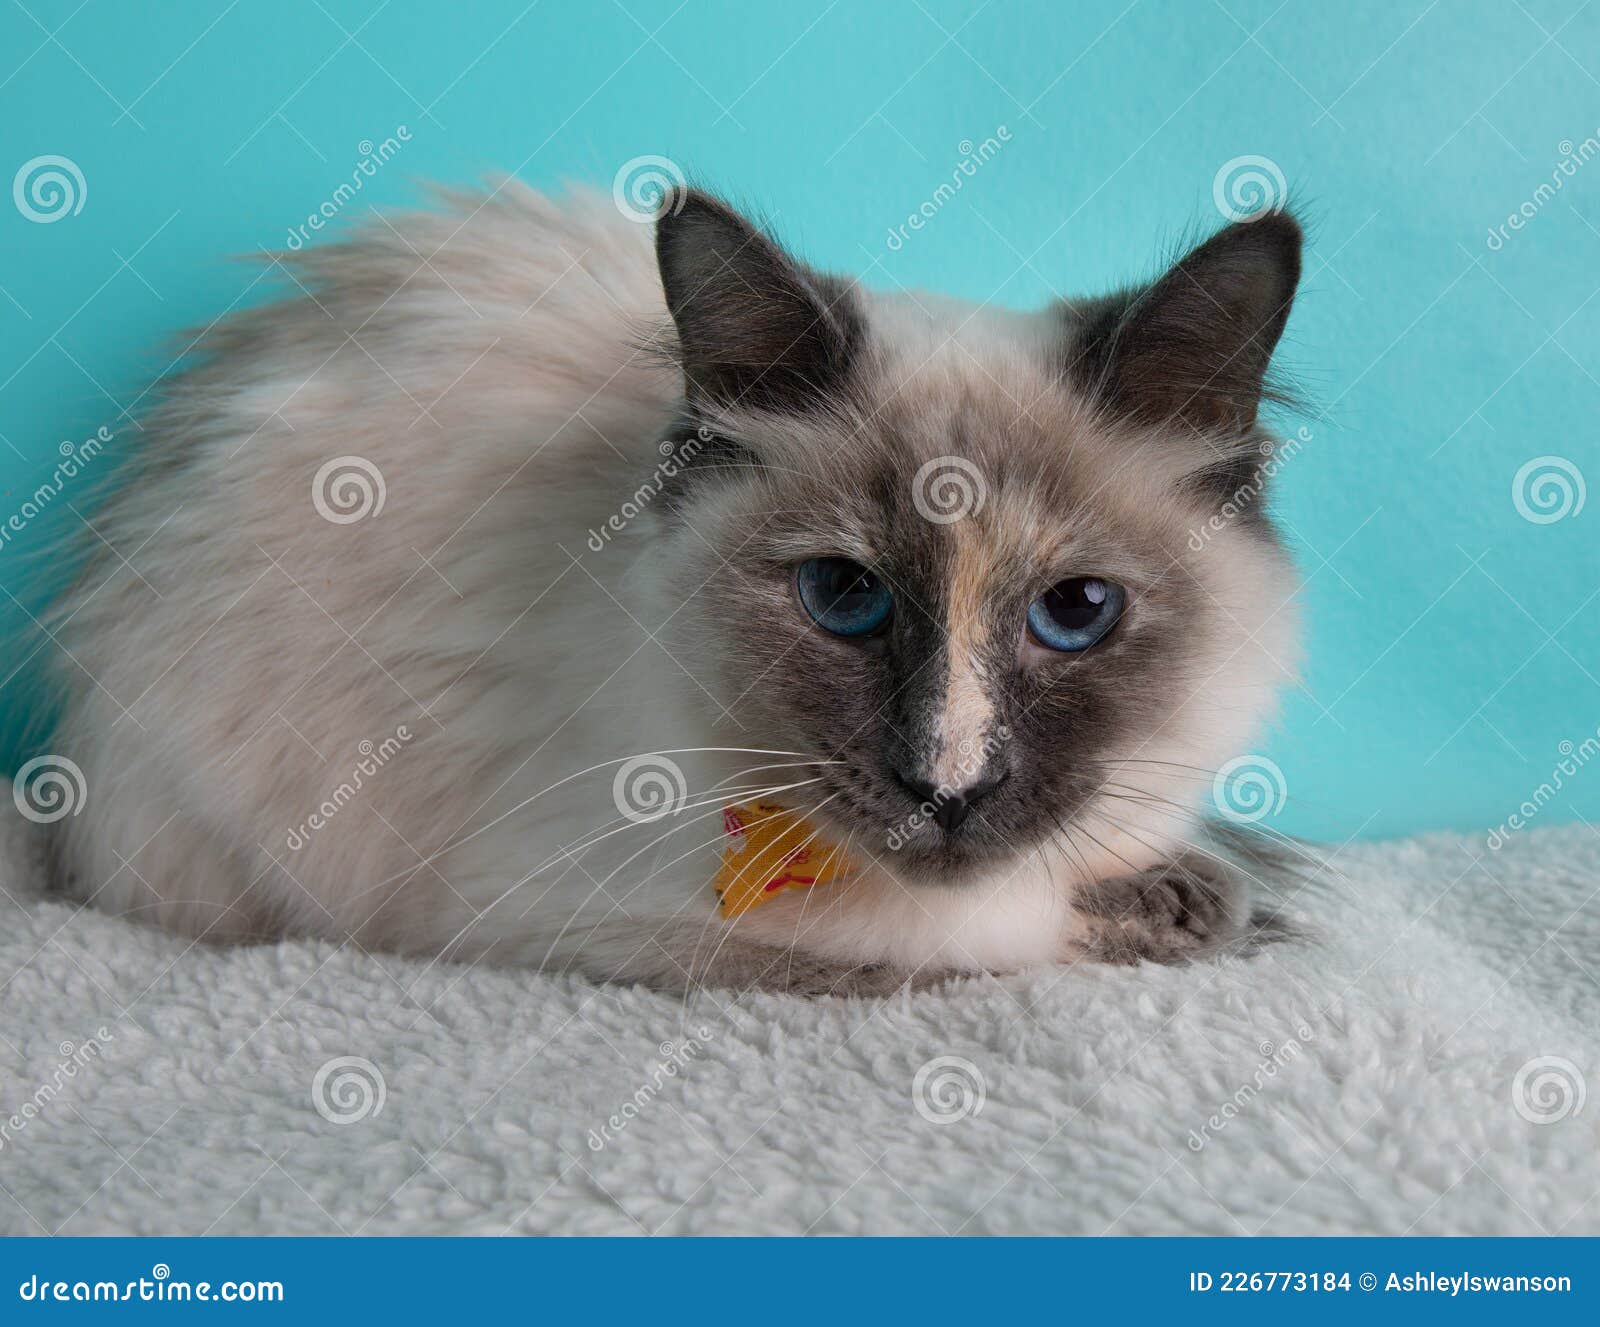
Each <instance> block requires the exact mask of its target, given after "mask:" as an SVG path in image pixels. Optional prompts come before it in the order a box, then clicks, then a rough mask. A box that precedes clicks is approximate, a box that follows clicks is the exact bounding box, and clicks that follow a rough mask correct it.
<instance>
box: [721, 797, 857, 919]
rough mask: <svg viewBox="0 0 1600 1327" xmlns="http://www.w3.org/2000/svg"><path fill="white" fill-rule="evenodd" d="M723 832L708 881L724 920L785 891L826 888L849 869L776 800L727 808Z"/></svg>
mask: <svg viewBox="0 0 1600 1327" xmlns="http://www.w3.org/2000/svg"><path fill="white" fill-rule="evenodd" d="M722 829H723V832H724V833H725V834H726V835H727V836H728V842H727V844H726V845H725V846H724V847H723V849H722V866H721V868H720V869H719V870H718V871H717V876H716V879H715V881H713V883H714V884H715V886H716V890H717V896H718V898H720V899H721V900H722V915H723V916H724V917H737V916H739V914H740V913H744V912H748V911H749V910H750V909H751V908H754V907H758V906H759V905H760V904H762V903H766V902H768V901H769V900H770V899H774V898H776V897H777V896H778V895H779V894H781V893H783V892H784V891H785V890H789V889H809V888H810V887H811V886H812V885H825V884H828V883H829V882H830V881H833V880H837V879H838V878H839V877H840V876H843V875H847V874H849V872H850V871H851V870H852V867H851V864H850V861H849V859H848V858H846V857H845V855H844V852H843V851H842V850H841V849H840V848H839V847H838V845H837V844H834V843H830V842H829V841H828V840H826V839H824V838H823V837H822V834H821V831H819V830H818V829H817V828H816V826H814V825H813V824H812V823H811V822H810V821H809V820H807V819H806V818H805V817H804V816H801V815H797V814H796V813H795V812H793V811H790V810H788V809H786V808H785V807H783V806H781V805H780V804H779V803H777V802H764V801H756V802H747V803H744V804H742V805H738V806H730V807H727V808H725V809H724V810H723V812H722Z"/></svg>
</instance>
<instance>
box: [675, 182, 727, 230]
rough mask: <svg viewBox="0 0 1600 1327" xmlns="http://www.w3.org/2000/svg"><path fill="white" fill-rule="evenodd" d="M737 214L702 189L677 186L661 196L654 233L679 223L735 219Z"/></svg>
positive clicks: (682, 185) (686, 185)
mask: <svg viewBox="0 0 1600 1327" xmlns="http://www.w3.org/2000/svg"><path fill="white" fill-rule="evenodd" d="M737 217H738V214H737V213H736V212H734V210H733V209H732V208H731V207H729V206H728V205H727V204H726V203H724V202H722V201H721V200H720V199H718V198H715V197H713V196H712V195H711V194H708V193H707V192H706V191H705V190H704V189H696V188H694V187H693V186H692V185H688V184H677V185H674V186H673V187H672V188H670V189H668V190H667V191H666V192H665V193H663V194H662V195H661V205H660V207H659V208H658V209H657V210H656V231H657V233H660V232H662V231H666V230H671V229H674V228H675V226H676V225H677V223H679V222H680V221H684V222H690V223H693V222H695V221H706V220H712V219H718V220H727V219H730V218H732V219H737Z"/></svg>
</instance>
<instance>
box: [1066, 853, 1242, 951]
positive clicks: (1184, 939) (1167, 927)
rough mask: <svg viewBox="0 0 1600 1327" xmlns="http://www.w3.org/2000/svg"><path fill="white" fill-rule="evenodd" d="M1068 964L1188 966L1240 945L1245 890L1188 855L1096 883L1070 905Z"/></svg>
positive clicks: (1220, 869)
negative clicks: (1073, 960) (1073, 915)
mask: <svg viewBox="0 0 1600 1327" xmlns="http://www.w3.org/2000/svg"><path fill="white" fill-rule="evenodd" d="M1075 911H1076V914H1077V922H1078V925H1077V926H1076V927H1075V928H1074V935H1073V937H1072V941H1071V945H1070V950H1069V957H1071V958H1089V959H1093V960H1096V961H1098V962H1102V963H1138V962H1141V961H1142V962H1150V963H1169V964H1170V963H1187V962H1189V961H1191V960H1193V959H1196V958H1203V957H1205V956H1206V955H1208V954H1214V953H1217V952H1219V951H1221V950H1224V949H1230V948H1234V947H1236V946H1242V945H1244V944H1245V943H1246V942H1247V941H1248V939H1249V936H1250V934H1251V926H1250V921H1251V919H1250V906H1249V898H1248V893H1247V890H1246V889H1245V886H1244V882H1243V880H1242V879H1240V876H1239V873H1238V872H1237V871H1235V870H1234V869H1233V868H1231V867H1229V866H1228V865H1227V864H1226V863H1223V862H1220V861H1217V860H1215V859H1213V858H1207V857H1202V856H1200V855H1199V854H1195V853H1187V854H1185V855H1183V856H1181V857H1178V858H1175V859H1174V860H1172V861H1170V862H1164V863H1162V864H1161V865H1160V866H1155V867H1151V868H1150V869H1149V870H1146V871H1140V872H1138V873H1136V874H1133V875H1128V876H1122V877H1119V878H1117V879H1113V880H1103V881H1099V882H1097V883H1096V884H1094V885H1091V886H1089V887H1088V888H1087V889H1085V890H1084V891H1083V892H1082V893H1081V894H1080V895H1079V896H1078V897H1077V898H1076V900H1075Z"/></svg>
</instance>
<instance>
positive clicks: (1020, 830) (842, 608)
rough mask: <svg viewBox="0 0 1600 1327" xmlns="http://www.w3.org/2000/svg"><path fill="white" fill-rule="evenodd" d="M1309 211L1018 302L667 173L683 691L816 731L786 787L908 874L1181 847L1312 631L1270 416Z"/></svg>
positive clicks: (786, 732)
mask: <svg viewBox="0 0 1600 1327" xmlns="http://www.w3.org/2000/svg"><path fill="white" fill-rule="evenodd" d="M1300 239H1301V237H1300V230H1299V227H1298V226H1297V225H1296V223H1295V221H1294V220H1293V219H1292V218H1291V217H1290V216H1289V215H1287V214H1286V213H1283V212H1272V213H1268V214H1266V215H1263V216H1261V217H1259V218H1257V219H1255V220H1252V221H1249V222H1241V223H1238V224H1235V225H1232V226H1229V227H1228V228H1226V229H1225V230H1223V231H1221V232H1220V233H1219V234H1217V235H1215V236H1213V237H1212V238H1211V239H1209V240H1207V241H1206V242H1205V243H1203V244H1200V245H1199V246H1198V247H1196V248H1194V249H1193V250H1192V251H1190V252H1189V253H1187V254H1186V255H1185V256H1184V257H1183V258H1181V259H1180V260H1179V261H1178V262H1177V263H1176V264H1175V265H1174V266H1173V267H1172V268H1171V269H1170V270H1169V271H1168V272H1166V273H1165V274H1164V275H1163V276H1161V277H1160V278H1159V279H1158V280H1156V281H1155V282H1154V283H1153V284H1151V285H1148V286H1144V287H1140V288H1137V289H1130V290H1127V291H1124V292H1122V293H1119V294H1116V295H1112V296H1109V297H1104V298H1097V299H1088V300H1082V301H1068V302H1064V303H1061V304H1058V305H1056V306H1054V307H1052V308H1049V309H1047V310H1046V311H1044V312H1042V313H1039V314H1031V315H1020V314H1014V313H1004V312H999V311H994V310H989V309H986V308H975V307H971V306H967V305H958V304H955V303H952V302H951V301H948V300H944V299H938V298H934V297H926V296H922V295H911V294H899V295H893V296H890V295H883V294H876V293H869V292H867V291H865V290H863V289H861V288H859V287H857V286H855V285H853V284H850V283H848V282H846V281H843V280H840V279H837V278H834V277H831V276H826V275H822V274H820V273H817V272H815V271H813V270H811V269H809V268H807V267H805V266H803V265H802V264H801V263H800V262H798V261H797V260H795V259H794V258H792V257H791V256H789V255H788V254H786V253H785V252H784V251H783V250H782V249H781V248H780V247H779V246H778V245H777V244H776V243H775V242H774V241H773V240H772V239H771V238H770V237H769V236H768V235H767V234H766V233H764V232H763V231H762V230H760V229H758V228H757V227H755V226H753V225H751V224H750V223H749V222H748V221H746V220H745V219H744V218H743V217H741V216H740V215H739V214H738V213H736V212H735V211H733V210H732V209H730V208H728V207H727V206H725V205H724V204H722V203H720V202H718V201H716V200H714V199H712V198H710V197H708V196H706V195H704V194H701V193H699V192H686V193H683V194H680V195H678V196H676V197H674V198H672V199H670V200H668V204H667V206H666V207H665V208H664V210H663V214H662V216H661V219H660V220H659V222H658V229H657V251H658V256H659V260H660V268H661V276H662V283H663V287H664V289H665V292H666V299H667V305H668V309H669V311H670V313H671V315H672V319H673V322H674V324H675V326H676V329H677V338H676V340H677V350H678V355H679V362H680V363H681V366H682V369H683V373H684V378H685V397H684V408H683V418H682V428H681V431H680V434H679V438H678V440H679V441H680V443H681V444H682V455H683V457H684V463H683V464H682V466H681V467H680V468H679V470H678V473H677V474H676V475H675V476H674V478H673V480H672V482H671V487H670V489H669V491H668V493H667V494H666V499H667V501H666V504H665V505H666V508H667V512H668V515H667V524H666V529H665V532H664V536H665V541H666V542H665V547H664V548H663V549H662V550H660V552H659V557H660V559H661V560H662V564H663V570H664V572H665V574H666V575H667V577H668V581H669V584H670V587H671V588H670V591H669V593H670V596H671V600H672V604H673V609H674V612H673V614H672V618H671V623H670V628H669V630H670V635H671V638H672V640H673V641H674V642H675V644H674V646H673V649H674V653H675V655H677V654H678V652H679V651H684V652H685V656H686V657H690V658H693V659H694V660H695V663H694V665H693V668H694V671H695V672H696V674H697V677H696V681H697V683H698V686H697V687H692V686H689V685H688V684H687V683H686V684H685V689H686V691H687V692H688V693H689V694H690V695H691V698H692V699H693V700H695V701H696V702H697V703H701V704H706V705H708V706H709V707H710V713H711V714H712V716H713V717H714V718H715V719H716V720H717V721H718V724H719V727H718V731H719V732H723V733H725V734H727V736H728V737H729V739H730V741H731V742H737V743H739V744H741V745H744V746H748V747H752V748H770V749H774V750H778V751H792V752H798V753H803V754H804V755H806V756H814V757H817V758H818V760H819V763H818V764H817V765H816V767H815V769H814V770H811V771H804V772H805V773H806V774H807V775H808V776H814V777H816V778H817V779H819V780H820V781H819V782H815V783H812V784H810V785H809V786H807V787H805V788H804V789H802V790H800V791H799V792H797V793H796V794H794V801H795V805H796V806H797V807H798V808H799V809H801V810H810V809H812V808H816V809H815V811H814V815H815V818H816V819H817V820H819V821H820V822H822V823H823V824H824V825H825V826H826V827H827V828H828V829H829V830H830V831H831V832H832V833H833V834H834V835H835V836H836V837H838V838H839V839H841V840H844V839H849V840H850V841H851V842H852V843H853V844H854V845H855V849H856V851H858V853H860V854H862V855H871V856H873V857H876V858H878V859H880V860H882V861H883V862H884V863H885V865H887V866H888V867H889V868H890V869H891V870H892V871H894V872H895V873H896V874H897V875H901V876H903V877H904V878H906V879H909V880H917V881H932V882H939V883H946V884H952V883H958V882H960V881H963V880H966V879H970V878H973V877H975V876H977V875H978V874H980V873H988V872H991V871H993V870H994V869H996V868H997V867H1001V866H1003V865H1004V864H1005V863H1006V862H1008V861H1010V860H1012V859H1016V858H1019V857H1021V856H1022V855H1024V854H1032V853H1034V852H1036V851H1040V850H1046V849H1048V850H1051V851H1056V852H1062V853H1066V854H1069V856H1068V858H1067V860H1069V861H1070V860H1072V858H1071V856H1070V854H1071V853H1076V854H1077V856H1078V858H1079V859H1084V858H1098V859H1100V861H1099V865H1098V866H1088V869H1089V871H1090V873H1091V874H1103V873H1104V872H1105V871H1106V870H1108V869H1115V861H1126V862H1128V863H1129V864H1130V865H1132V864H1134V863H1135V862H1138V863H1139V864H1143V862H1142V861H1141V860H1140V859H1147V860H1148V859H1151V855H1152V853H1154V854H1157V855H1158V854H1159V853H1161V852H1165V851H1167V850H1169V849H1170V847H1171V845H1172V843H1173V842H1174V841H1175V839H1177V838H1181V836H1182V834H1183V833H1184V831H1185V828H1186V826H1187V825H1188V824H1189V823H1190V822H1191V821H1192V820H1193V818H1194V816H1195V814H1196V808H1198V807H1200V806H1202V804H1203V803H1205V802H1206V801H1207V800H1208V799H1209V798H1210V796H1211V790H1212V772H1213V771H1215V770H1216V769H1217V767H1218V766H1219V765H1221V764H1222V763H1224V762H1226V761H1227V760H1229V759H1230V758H1232V757H1234V756H1237V755H1240V754H1241V753H1243V752H1245V751H1246V750H1248V746H1249V744H1250V743H1251V741H1252V740H1253V739H1254V738H1255V736H1256V735H1257V733H1258V730H1259V728H1260V726H1261V723H1262V721H1263V719H1264V718H1265V717H1266V715H1267V714H1268V713H1269V712H1270V710H1271V707H1272V705H1273V702H1274V696H1275V692H1276V690H1277V689H1278V687H1279V686H1281V685H1282V683H1283V682H1284V681H1285V680H1286V678H1287V677H1288V675H1289V671H1290V669H1291V668H1292V666H1293V662H1294V659H1293V656H1294V649H1295V645H1294V635H1295V633H1294V624H1293V620H1292V609H1291V607H1290V605H1289V599H1290V597H1291V595H1292V593H1293V590H1294V579H1293V573H1292V569H1291V568H1290V566H1289V563H1288V560H1287V558H1286V557H1285V555H1284V553H1283V551H1282V549H1281V547H1280V545H1279V543H1278V541H1277V539H1276V537H1275V535H1274V532H1273V530H1272V528H1271V526H1270V525H1269V523H1268V520H1267V517H1266V514H1265V512H1264V510H1263V506H1262V502H1261V496H1260V485H1261V483H1262V481H1263V474H1262V471H1263V469H1264V468H1266V469H1269V470H1270V469H1271V464H1270V462H1271V457H1272V443H1271V441H1270V439H1269V436H1268V435H1267V434H1266V433H1265V432H1264V431H1263V430H1262V429H1261V428H1260V427H1259V426H1258V424H1257V418H1256V417H1257V408H1258V406H1259V404H1260V401H1261V399H1262V396H1263V393H1264V391H1265V386H1264V384H1265V382H1266V374H1267V369H1268V361H1269V359H1270V357H1271V355H1272V352H1273V349H1274V347H1275V346H1276V344H1277V341H1278V338H1279V336H1280V334H1281V333H1282V331H1283V327H1284V323H1285V321H1286V319H1287V317H1288V313H1289V307H1290V303H1291V301H1292V300H1293V297H1294V291H1295V285H1296V282H1297V280H1298V277H1299V271H1300ZM685 656H679V657H685ZM697 692H698V693H703V694H696V693H697ZM795 758H798V757H795ZM771 759H772V760H773V761H779V760H782V759H785V757H780V756H773V757H772V758H771ZM821 761H827V762H832V763H820V762H821ZM785 772H786V773H788V772H792V771H785ZM1095 845H1098V846H1095ZM1141 845H1148V847H1149V849H1150V851H1149V852H1146V851H1145V848H1144V847H1142V846H1141ZM1107 854H1109V856H1108V855H1107ZM1113 859H1115V860H1113ZM1086 865H1087V863H1086Z"/></svg>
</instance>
